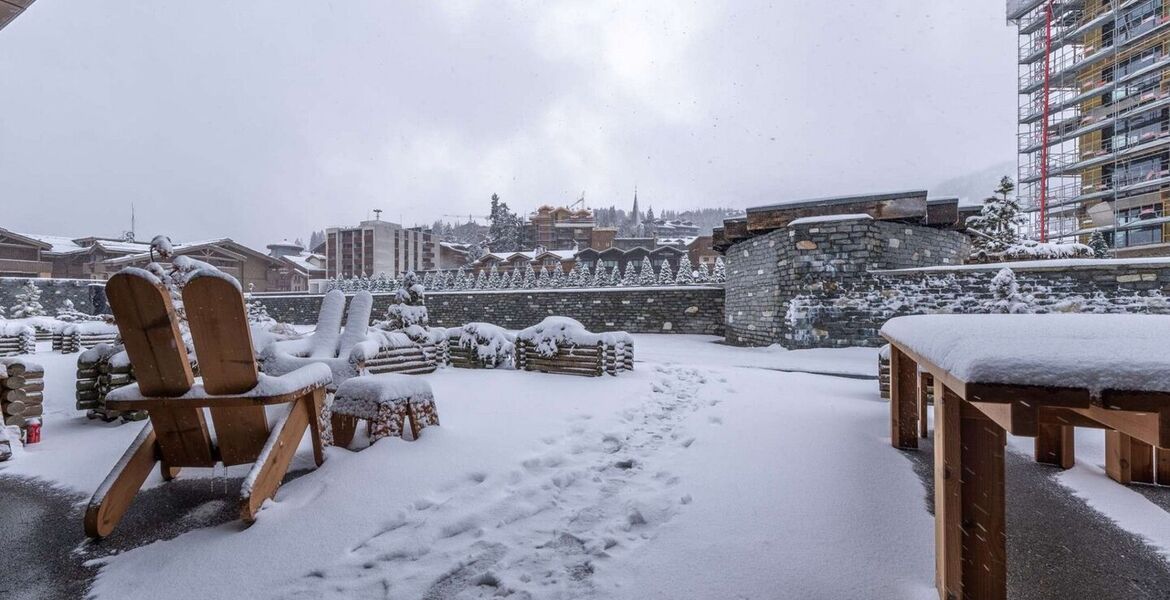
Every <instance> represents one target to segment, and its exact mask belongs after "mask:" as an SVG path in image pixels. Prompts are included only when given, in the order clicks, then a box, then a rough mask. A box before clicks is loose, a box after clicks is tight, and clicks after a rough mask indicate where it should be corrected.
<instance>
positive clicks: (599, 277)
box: [590, 262, 610, 288]
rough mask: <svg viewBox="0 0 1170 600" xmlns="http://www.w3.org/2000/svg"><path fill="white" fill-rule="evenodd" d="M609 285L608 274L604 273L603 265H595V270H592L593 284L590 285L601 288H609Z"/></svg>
mask: <svg viewBox="0 0 1170 600" xmlns="http://www.w3.org/2000/svg"><path fill="white" fill-rule="evenodd" d="M609 283H610V274H609V273H606V272H605V265H603V264H601V263H600V262H599V263H597V268H596V269H594V270H593V282H592V283H591V284H590V285H592V286H593V287H595V288H601V287H607V286H609Z"/></svg>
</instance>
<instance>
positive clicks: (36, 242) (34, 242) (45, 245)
mask: <svg viewBox="0 0 1170 600" xmlns="http://www.w3.org/2000/svg"><path fill="white" fill-rule="evenodd" d="M0 234H3V235H5V236H8V237H11V238H14V239H17V240H20V241H22V242H24V243H26V244H29V245H30V246H37V247H38V248H40V249H41V250H49V249H50V248H52V243H51V242H49V241H46V240H42V239H40V238H39V237H36V236H31V235H28V234H26V233H16V232H15V231H8V230H7V229H4V228H3V227H0Z"/></svg>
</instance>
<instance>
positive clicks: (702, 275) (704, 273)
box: [695, 263, 711, 283]
mask: <svg viewBox="0 0 1170 600" xmlns="http://www.w3.org/2000/svg"><path fill="white" fill-rule="evenodd" d="M710 281H711V268H710V267H708V266H707V263H702V264H700V265H699V270H698V271H696V272H695V283H708V282H710Z"/></svg>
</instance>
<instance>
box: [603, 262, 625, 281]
mask: <svg viewBox="0 0 1170 600" xmlns="http://www.w3.org/2000/svg"><path fill="white" fill-rule="evenodd" d="M621 284H622V272H621V270H620V269H618V263H616V262H615V263H614V264H613V268H612V269H610V271H609V283H607V284H606V286H607V287H617V286H619V285H621Z"/></svg>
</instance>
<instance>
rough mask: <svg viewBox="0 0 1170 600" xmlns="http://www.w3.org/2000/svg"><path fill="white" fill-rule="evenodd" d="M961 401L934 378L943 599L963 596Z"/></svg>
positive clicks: (938, 573) (938, 577)
mask: <svg viewBox="0 0 1170 600" xmlns="http://www.w3.org/2000/svg"><path fill="white" fill-rule="evenodd" d="M890 389H891V391H893V387H891V388H890ZM960 402H961V400H960V399H959V397H958V396H956V395H955V394H954V393H953V392H951V391H950V390H948V389H947V388H946V386H945V385H943V383H942V382H941V381H939V380H937V379H936V380H935V381H934V548H935V586H936V587H937V588H938V592H939V598H941V599H942V600H959V599H961V598H962V597H963V580H962V556H963V554H962V552H963V547H962V543H963V531H962V527H961V521H960V512H959V511H960V508H961V507H960V500H961V497H962V496H961V481H960V476H959V474H960V473H961V464H960V458H961V448H962V446H961V445H960V441H961V440H960V437H959V436H960V427H959V422H960V418H959V408H960V407H959V403H960Z"/></svg>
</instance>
